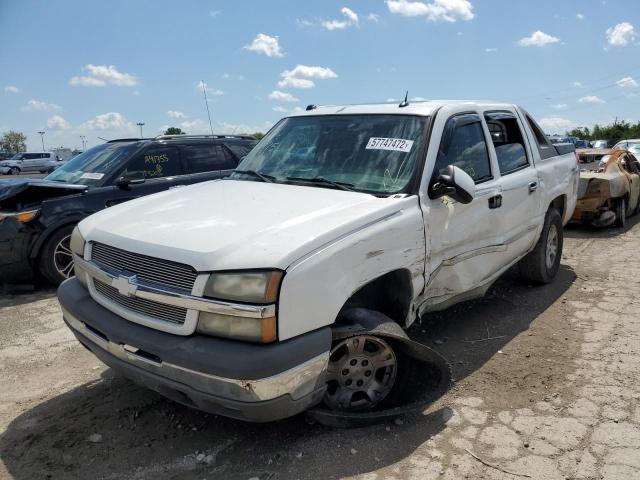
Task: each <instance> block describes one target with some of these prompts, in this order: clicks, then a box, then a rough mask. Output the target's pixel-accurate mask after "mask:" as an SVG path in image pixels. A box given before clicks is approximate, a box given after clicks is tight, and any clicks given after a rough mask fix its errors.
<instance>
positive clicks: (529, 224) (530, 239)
mask: <svg viewBox="0 0 640 480" xmlns="http://www.w3.org/2000/svg"><path fill="white" fill-rule="evenodd" d="M484 121H485V122H486V125H487V129H488V130H489V132H490V134H491V145H490V152H491V155H493V156H494V157H495V160H496V164H497V166H498V171H499V173H500V189H501V192H502V193H501V194H502V201H501V206H500V216H499V220H500V223H501V229H502V231H503V232H504V235H505V237H504V243H505V245H506V247H507V250H506V252H505V255H504V256H503V258H502V264H503V265H506V264H508V263H510V262H511V261H513V260H514V259H515V258H517V257H519V256H522V255H524V254H525V253H527V252H528V251H529V249H530V247H531V246H532V245H533V243H535V241H536V238H537V229H538V226H539V225H540V222H541V220H540V219H539V218H538V215H539V212H540V202H541V200H540V195H541V190H540V188H539V180H538V172H537V170H536V168H535V165H534V163H533V153H532V152H531V151H530V149H529V144H528V143H527V142H526V140H525V136H524V129H523V127H522V125H521V123H520V120H519V118H518V117H517V116H516V114H515V112H512V111H507V110H500V111H486V112H484Z"/></svg>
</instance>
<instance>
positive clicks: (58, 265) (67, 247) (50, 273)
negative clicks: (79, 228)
mask: <svg viewBox="0 0 640 480" xmlns="http://www.w3.org/2000/svg"><path fill="white" fill-rule="evenodd" d="M73 227H74V225H70V226H67V227H63V228H61V229H60V230H58V231H57V232H55V233H54V234H53V235H51V237H49V238H48V239H47V240H46V242H45V244H44V246H43V247H42V252H41V254H40V273H41V274H42V276H43V277H44V278H45V279H47V280H48V281H49V282H51V283H52V284H54V285H59V284H61V283H62V282H63V281H65V280H66V279H67V278H69V277H70V276H72V275H73V253H72V252H71V233H72V232H73Z"/></svg>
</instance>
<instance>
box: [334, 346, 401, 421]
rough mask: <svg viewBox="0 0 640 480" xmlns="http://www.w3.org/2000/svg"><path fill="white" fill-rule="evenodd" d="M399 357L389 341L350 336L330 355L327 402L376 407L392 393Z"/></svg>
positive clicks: (336, 405)
mask: <svg viewBox="0 0 640 480" xmlns="http://www.w3.org/2000/svg"><path fill="white" fill-rule="evenodd" d="M397 371H398V360H397V358H396V355H395V353H394V351H393V349H392V348H391V346H389V344H388V343H387V342H385V341H384V340H382V339H381V338H378V337H374V336H371V335H360V336H357V337H351V338H347V339H346V340H342V341H341V342H339V343H337V344H336V345H335V346H334V347H333V349H332V350H331V353H330V355H329V365H328V367H327V391H326V393H325V396H324V402H325V404H326V405H327V406H328V407H329V408H331V409H333V410H343V411H352V412H353V411H360V410H368V409H370V408H373V407H374V406H376V405H377V404H379V403H380V402H381V401H383V400H384V399H385V398H386V397H387V396H388V395H389V392H391V390H392V388H393V384H394V383H395V379H396V374H397Z"/></svg>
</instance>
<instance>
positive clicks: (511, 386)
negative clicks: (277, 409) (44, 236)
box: [0, 219, 640, 480]
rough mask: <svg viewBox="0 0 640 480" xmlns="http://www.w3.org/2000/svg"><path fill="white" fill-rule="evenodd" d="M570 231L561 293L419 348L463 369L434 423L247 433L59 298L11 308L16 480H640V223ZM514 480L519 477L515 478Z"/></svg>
mask: <svg viewBox="0 0 640 480" xmlns="http://www.w3.org/2000/svg"><path fill="white" fill-rule="evenodd" d="M637 222H638V220H636V219H634V221H632V222H630V225H629V227H628V228H627V229H626V230H624V231H622V230H619V229H611V230H602V231H597V230H584V229H569V230H568V231H567V232H566V237H568V238H566V240H565V253H564V256H563V264H562V267H561V270H560V273H559V275H558V278H557V279H556V281H555V282H554V283H553V284H552V285H547V286H544V287H534V286H531V285H528V284H526V283H524V282H522V281H521V280H519V279H518V277H517V276H516V275H515V274H514V273H512V272H509V273H507V274H506V275H505V276H504V277H503V278H502V279H500V280H499V281H498V282H497V283H496V285H495V286H494V287H493V288H492V289H491V290H490V292H489V293H488V295H487V296H486V297H485V298H484V299H482V300H478V301H474V302H467V303H465V304H461V305H458V306H456V307H454V308H451V309H449V310H447V311H446V312H442V313H439V314H437V315H432V316H430V317H428V318H426V319H425V320H424V322H423V324H422V325H418V326H416V327H415V328H414V329H412V335H413V336H414V337H415V338H417V339H419V340H421V341H424V342H426V343H428V344H429V345H432V346H434V348H435V349H437V350H438V351H440V352H441V353H442V354H443V355H445V356H446V357H447V358H448V359H449V360H450V361H451V363H452V365H453V370H454V377H455V380H456V383H455V385H454V387H453V388H452V389H451V390H450V391H449V392H448V393H447V394H446V395H445V396H444V397H442V398H441V399H439V400H438V401H437V402H436V403H435V404H434V405H432V406H431V407H430V408H429V409H428V410H427V411H425V412H424V413H423V414H422V415H414V416H410V417H406V418H404V419H402V420H397V421H395V422H390V423H386V424H380V425H375V426H371V427H366V428H359V429H353V430H333V429H329V428H325V427H322V426H319V425H308V424H307V423H306V422H305V421H304V418H303V417H296V418H292V419H288V420H285V421H281V422H277V423H272V424H266V425H264V424H261V425H255V424H246V423H242V422H238V421H234V420H230V419H226V418H222V417H216V416H212V415H207V414H205V413H202V412H198V411H195V410H191V409H189V408H187V407H183V406H181V405H177V404H175V403H172V402H170V401H168V400H165V399H163V398H162V397H160V396H158V395H156V394H155V393H153V392H149V391H147V390H145V389H142V388H140V387H137V386H136V385H134V384H132V383H131V382H129V381H128V380H126V379H124V378H122V377H120V376H118V375H115V374H114V373H113V372H112V371H111V370H110V369H108V368H105V367H104V366H102V365H101V364H100V362H99V361H98V360H97V359H95V358H94V357H93V356H92V355H91V354H89V353H88V352H87V351H86V350H84V349H83V348H82V347H81V346H80V345H79V344H78V343H77V342H76V341H75V340H74V338H73V337H72V335H71V333H70V332H69V331H68V330H67V329H66V328H65V326H64V325H63V323H62V319H61V316H60V311H59V308H58V306H57V304H56V301H55V293H54V292H53V291H46V290H44V291H38V292H36V293H31V294H24V295H15V296H7V295H5V296H4V297H3V298H1V299H0V478H14V479H21V480H22V479H40V478H78V479H86V478H93V479H119V478H127V479H146V478H153V479H198V480H200V479H214V478H224V479H246V480H248V479H254V480H255V479H260V480H267V479H289V478H292V479H293V478H296V479H297V478H309V479H316V478H357V479H362V480H365V479H366V480H374V479H376V480H378V479H379V480H383V479H384V480H393V479H421V480H422V479H450V480H453V479H462V478H469V479H495V480H502V479H505V480H506V479H510V480H513V479H517V478H527V477H528V478H533V479H563V480H564V479H607V480H613V479H620V480H631V479H640V373H639V372H640V368H639V367H640V317H639V315H638V314H639V313H640V301H638V300H636V299H635V293H636V288H638V284H639V283H640V264H639V263H638V261H637V257H638V255H637V253H636V252H637V251H638V249H640V225H638V224H637ZM508 472H510V473H508Z"/></svg>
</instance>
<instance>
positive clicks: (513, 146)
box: [484, 112, 529, 175]
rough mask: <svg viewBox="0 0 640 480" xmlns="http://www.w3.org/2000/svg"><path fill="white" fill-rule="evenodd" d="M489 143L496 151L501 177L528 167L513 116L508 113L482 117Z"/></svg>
mask: <svg viewBox="0 0 640 480" xmlns="http://www.w3.org/2000/svg"><path fill="white" fill-rule="evenodd" d="M484 118H485V120H486V122H487V127H488V128H489V132H490V133H491V141H492V142H493V146H494V148H495V151H496V157H497V159H498V167H499V168H500V174H501V175H508V174H509V173H512V172H515V171H516V170H520V169H521V168H524V167H526V166H528V165H529V160H528V159H527V152H526V150H525V147H524V138H523V136H522V131H521V130H520V126H519V125H518V121H517V120H516V117H515V115H513V114H512V113H509V112H491V113H486V114H485V116H484Z"/></svg>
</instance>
